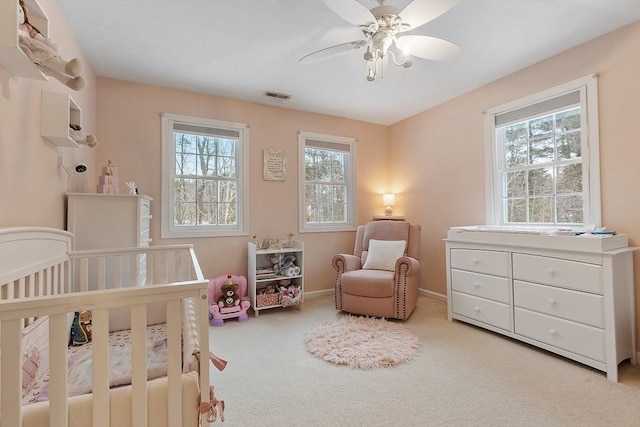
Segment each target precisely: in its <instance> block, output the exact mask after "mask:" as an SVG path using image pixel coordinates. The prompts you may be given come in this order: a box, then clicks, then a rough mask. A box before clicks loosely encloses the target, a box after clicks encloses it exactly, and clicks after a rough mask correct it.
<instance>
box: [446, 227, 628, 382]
mask: <svg viewBox="0 0 640 427" xmlns="http://www.w3.org/2000/svg"><path fill="white" fill-rule="evenodd" d="M635 249H637V248H631V247H628V245H627V238H626V236H624V235H617V236H603V237H580V236H548V235H528V234H516V233H504V232H483V231H464V230H460V229H451V230H449V233H448V236H447V239H446V250H447V254H446V255H447V306H448V307H447V308H448V317H449V320H451V319H457V320H460V321H464V322H467V323H471V324H473V325H476V326H479V327H482V328H485V329H489V330H492V331H494V332H498V333H500V334H503V335H506V336H509V337H511V338H515V339H518V340H520V341H524V342H526V343H529V344H532V345H535V346H537V347H540V348H543V349H545V350H548V351H552V352H554V353H557V354H560V355H562V356H565V357H568V358H570V359H573V360H576V361H578V362H581V363H584V364H586V365H588V366H591V367H594V368H596V369H599V370H601V371H605V372H606V373H607V378H609V379H610V380H611V381H617V380H618V364H619V363H620V362H621V361H623V360H626V359H630V360H631V362H632V363H635V361H636V360H635V359H636V353H635V352H636V350H635V344H636V343H635V308H634V301H635V299H634V288H633V263H632V256H631V254H632V252H633V250H635Z"/></svg>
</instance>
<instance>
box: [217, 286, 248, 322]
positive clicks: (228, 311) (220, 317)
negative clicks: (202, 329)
mask: <svg viewBox="0 0 640 427" xmlns="http://www.w3.org/2000/svg"><path fill="white" fill-rule="evenodd" d="M229 281H230V282H231V284H235V285H237V289H236V290H235V293H236V294H237V295H233V296H231V295H228V296H229V298H231V300H230V301H228V300H227V298H226V296H227V295H225V299H224V300H222V301H221V302H220V304H218V302H219V301H218V300H219V299H221V296H222V287H223V285H227V284H228V283H229ZM246 295H247V278H246V277H244V276H236V275H234V274H227V275H224V276H218V277H216V278H215V279H211V280H209V323H210V325H211V326H222V325H224V319H232V318H234V317H237V318H238V322H245V321H247V320H249V316H248V315H247V310H248V309H249V307H250V306H251V302H250V301H247V300H246V299H244V298H245V296H246ZM234 299H236V300H237V302H233V301H234Z"/></svg>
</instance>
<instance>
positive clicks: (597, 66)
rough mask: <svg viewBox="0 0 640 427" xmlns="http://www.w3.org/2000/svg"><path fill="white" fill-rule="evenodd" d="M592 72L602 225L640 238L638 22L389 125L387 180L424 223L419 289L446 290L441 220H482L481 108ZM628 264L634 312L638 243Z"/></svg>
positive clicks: (639, 308)
mask: <svg viewBox="0 0 640 427" xmlns="http://www.w3.org/2000/svg"><path fill="white" fill-rule="evenodd" d="M593 73H598V75H599V78H598V98H599V118H600V181H601V199H602V200H601V201H602V224H603V225H605V226H606V227H607V228H608V229H610V230H616V231H618V232H621V233H625V234H627V235H628V236H629V242H630V245H633V246H639V245H640V168H638V163H639V161H640V119H639V118H640V23H639V22H636V23H634V24H631V25H628V26H626V27H623V28H621V29H618V30H617V31H614V32H611V33H609V34H606V35H604V36H602V37H599V38H597V39H595V40H592V41H590V42H588V43H585V44H583V45H581V46H578V47H576V48H574V49H571V50H568V51H566V52H564V53H561V54H559V55H557V56H554V57H552V58H549V59H547V60H545V61H542V62H540V63H537V64H535V65H533V66H531V67H529V68H526V69H524V70H521V71H519V72H517V73H514V74H511V75H509V76H507V77H504V78H502V79H500V80H497V81H495V82H493V83H490V84H488V85H486V86H483V87H481V88H479V89H476V90H474V91H472V92H469V93H467V94H465V95H463V96H461V97H458V98H456V99H453V100H451V101H449V102H447V103H445V104H442V105H440V106H438V107H435V108H433V109H431V110H428V111H424V112H423V113H420V114H418V115H416V116H414V117H411V118H409V119H406V120H404V121H402V122H399V123H396V124H395V125H393V126H391V139H390V142H391V144H392V145H393V146H395V147H396V148H397V149H394V150H393V151H392V156H395V158H394V157H392V161H391V165H394V166H396V167H394V168H392V170H391V176H392V179H393V183H394V185H397V186H398V187H399V188H400V189H401V191H403V195H404V196H405V197H406V198H407V199H408V200H410V201H411V202H408V201H407V203H406V205H405V206H406V212H407V215H408V216H410V217H412V218H418V219H419V220H420V222H421V223H422V224H423V233H422V235H423V239H422V267H423V272H425V273H423V277H422V287H423V288H425V289H427V290H428V291H431V292H434V293H437V294H446V271H445V251H444V243H443V241H442V239H443V238H444V237H445V236H446V232H447V229H448V228H449V227H451V226H460V225H472V224H483V223H485V218H484V206H485V204H484V177H485V170H484V163H483V161H482V159H483V158H484V140H483V115H482V112H483V111H485V110H487V109H489V108H491V107H494V106H497V105H501V104H503V103H506V102H509V101H512V100H515V99H518V98H521V97H524V96H527V95H530V94H532V93H535V92H538V91H541V90H544V89H548V88H550V87H553V86H555V85H558V84H561V83H565V82H568V81H571V80H573V79H577V78H580V77H583V76H586V75H590V74H593ZM407 152H411V153H413V155H411V156H406V155H405V154H406V153H407ZM398 165H401V167H399V166H398ZM425 166H426V167H425ZM634 268H635V290H636V313H640V251H636V252H635V254H634ZM638 319H640V317H639V316H636V322H637V325H638V326H637V327H636V331H637V333H638V340H637V342H640V322H638Z"/></svg>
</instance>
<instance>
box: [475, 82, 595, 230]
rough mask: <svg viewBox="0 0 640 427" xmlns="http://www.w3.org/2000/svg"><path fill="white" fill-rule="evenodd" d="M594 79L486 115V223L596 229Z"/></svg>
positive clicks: (511, 104) (542, 93)
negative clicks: (592, 227) (590, 226)
mask: <svg viewBox="0 0 640 427" xmlns="http://www.w3.org/2000/svg"><path fill="white" fill-rule="evenodd" d="M597 105H598V101H597V81H596V76H588V77H585V78H582V79H579V80H575V81H573V82H570V83H567V84H564V85H561V86H558V87H555V88H552V89H549V90H547V91H544V92H541V93H538V94H535V95H532V96H529V97H527V98H524V99H521V100H518V101H515V102H512V103H509V104H505V105H502V106H500V107H496V108H493V109H491V110H489V111H488V112H487V114H486V117H485V120H486V121H485V129H486V137H485V139H486V152H487V171H488V172H490V174H491V176H490V177H489V176H488V177H487V223H488V224H498V225H526V226H543V227H544V226H546V227H570V228H581V227H584V226H589V225H593V226H598V227H599V226H600V174H599V168H600V162H599V142H598V111H597Z"/></svg>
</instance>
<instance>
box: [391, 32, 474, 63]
mask: <svg viewBox="0 0 640 427" xmlns="http://www.w3.org/2000/svg"><path fill="white" fill-rule="evenodd" d="M396 45H397V46H398V48H399V49H401V50H405V47H407V48H408V49H409V52H410V54H411V55H413V56H418V57H420V58H425V59H431V60H434V61H449V60H451V59H456V58H459V57H461V56H462V48H460V46H458V45H457V44H455V43H451V42H450V41H447V40H443V39H439V38H437V37H429V36H403V37H398V40H397V42H396Z"/></svg>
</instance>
